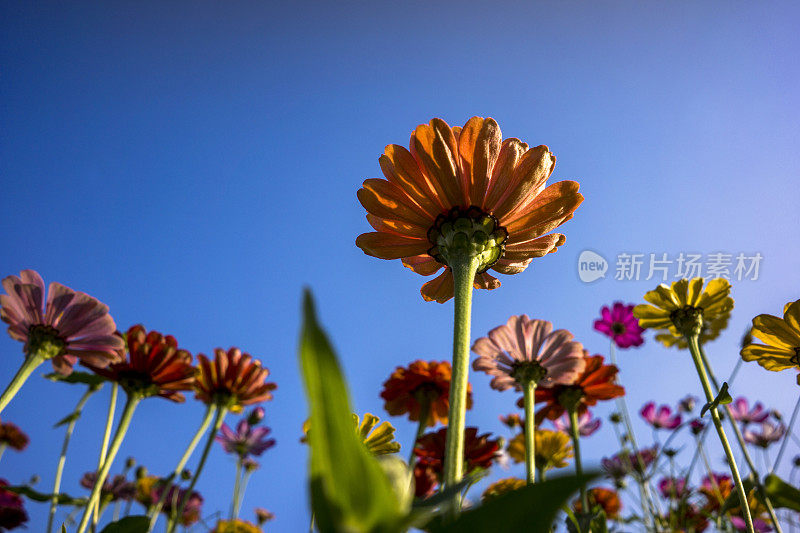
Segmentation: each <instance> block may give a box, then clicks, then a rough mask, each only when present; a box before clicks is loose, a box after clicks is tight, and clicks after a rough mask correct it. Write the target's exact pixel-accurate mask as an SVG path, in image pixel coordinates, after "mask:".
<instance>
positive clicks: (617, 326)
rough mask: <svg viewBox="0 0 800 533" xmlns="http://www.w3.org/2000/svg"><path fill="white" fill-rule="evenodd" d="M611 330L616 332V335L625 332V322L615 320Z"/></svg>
mask: <svg viewBox="0 0 800 533" xmlns="http://www.w3.org/2000/svg"><path fill="white" fill-rule="evenodd" d="M611 331H613V332H614V335H622V334H623V333H625V324H623V323H622V322H614V323H613V324H611Z"/></svg>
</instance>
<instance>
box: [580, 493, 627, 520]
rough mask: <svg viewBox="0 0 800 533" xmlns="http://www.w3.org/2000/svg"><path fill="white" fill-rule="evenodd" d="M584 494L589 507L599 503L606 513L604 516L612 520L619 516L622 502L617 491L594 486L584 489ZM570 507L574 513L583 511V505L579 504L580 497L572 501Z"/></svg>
mask: <svg viewBox="0 0 800 533" xmlns="http://www.w3.org/2000/svg"><path fill="white" fill-rule="evenodd" d="M586 496H587V498H588V499H589V507H590V508H592V507H594V506H595V505H599V506H600V507H601V508H602V509H603V511H604V512H605V513H606V518H609V519H611V520H614V519H616V518H618V517H619V512H620V510H621V509H622V502H621V501H620V499H619V494H617V491H615V490H612V489H607V488H605V487H594V488H591V489H589V490H588V491H586ZM572 507H573V508H574V509H575V512H576V513H582V512H583V505H581V501H580V499H578V500H575V501H574V502H572Z"/></svg>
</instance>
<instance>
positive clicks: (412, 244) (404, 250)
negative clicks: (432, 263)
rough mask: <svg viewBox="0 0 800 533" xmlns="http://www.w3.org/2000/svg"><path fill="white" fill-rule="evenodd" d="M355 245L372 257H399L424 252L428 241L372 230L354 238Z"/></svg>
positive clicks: (428, 244) (428, 245)
mask: <svg viewBox="0 0 800 533" xmlns="http://www.w3.org/2000/svg"><path fill="white" fill-rule="evenodd" d="M356 246H358V247H359V248H361V249H362V250H363V251H364V253H365V254H367V255H371V256H373V257H378V258H380V259H400V258H401V257H410V256H414V255H420V254H423V253H425V252H426V251H427V250H428V248H429V247H430V243H429V242H428V241H427V240H423V239H414V238H411V237H402V236H400V235H394V234H392V233H383V232H377V231H373V232H370V233H362V234H361V235H359V236H358V238H357V239H356Z"/></svg>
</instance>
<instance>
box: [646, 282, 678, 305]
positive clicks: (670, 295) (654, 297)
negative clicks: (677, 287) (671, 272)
mask: <svg viewBox="0 0 800 533" xmlns="http://www.w3.org/2000/svg"><path fill="white" fill-rule="evenodd" d="M644 299H645V300H646V301H648V302H650V303H651V304H653V305H655V306H656V307H660V308H662V309H666V310H667V311H674V310H676V309H678V308H679V307H681V304H680V301H679V300H678V298H677V297H676V296H675V293H674V292H672V290H671V289H670V288H669V287H667V286H666V285H664V284H663V283H662V284H661V285H659V286H658V287H656V288H655V289H654V290H652V291H649V292H647V293H646V294H645V295H644Z"/></svg>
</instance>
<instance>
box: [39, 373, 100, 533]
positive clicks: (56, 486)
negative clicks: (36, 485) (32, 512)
mask: <svg viewBox="0 0 800 533" xmlns="http://www.w3.org/2000/svg"><path fill="white" fill-rule="evenodd" d="M101 386H102V385H100V386H91V387H89V388H88V389H86V392H84V393H83V396H81V399H80V400H78V404H77V405H76V406H75V410H74V411H73V412H72V414H73V415H74V416H73V418H72V420H70V421H69V424H67V430H66V432H65V433H64V442H63V443H62V444H61V455H60V456H59V458H58V467H57V468H56V479H55V481H54V482H53V497H52V499H51V500H50V514H49V515H48V516H47V533H51V532H52V531H53V520H54V519H55V516H56V509H57V508H58V494H59V491H60V490H61V477H62V476H63V474H64V465H65V464H66V462H67V448H68V447H69V441H70V440H71V439H72V432H73V431H74V430H75V424H77V423H78V418H79V417H80V415H81V412H82V411H83V406H84V405H86V402H87V401H89V397H91V395H92V394H94V393H95V392H97V391H98V390H99V389H100V387H101Z"/></svg>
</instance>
